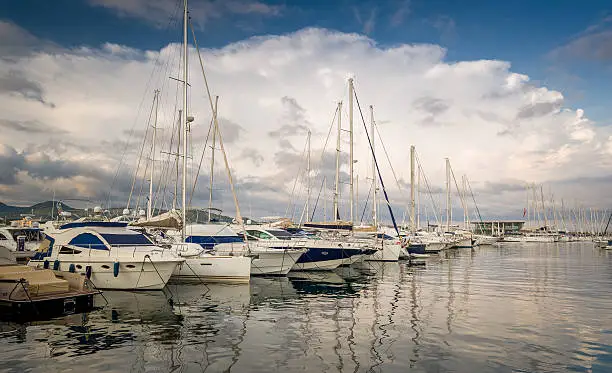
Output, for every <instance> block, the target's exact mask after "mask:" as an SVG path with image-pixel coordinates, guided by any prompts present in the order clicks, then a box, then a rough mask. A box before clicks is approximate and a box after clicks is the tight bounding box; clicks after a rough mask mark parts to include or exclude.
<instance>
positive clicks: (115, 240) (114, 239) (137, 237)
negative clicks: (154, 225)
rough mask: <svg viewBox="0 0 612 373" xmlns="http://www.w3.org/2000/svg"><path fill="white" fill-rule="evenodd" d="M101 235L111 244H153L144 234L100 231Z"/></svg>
mask: <svg viewBox="0 0 612 373" xmlns="http://www.w3.org/2000/svg"><path fill="white" fill-rule="evenodd" d="M101 236H102V238H104V239H105V240H106V242H108V243H109V244H110V245H111V246H134V245H153V243H152V242H151V240H149V239H148V238H147V237H146V236H145V235H144V234H116V233H102V234H101Z"/></svg>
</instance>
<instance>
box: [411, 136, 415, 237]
mask: <svg viewBox="0 0 612 373" xmlns="http://www.w3.org/2000/svg"><path fill="white" fill-rule="evenodd" d="M414 171H415V169H414V145H410V231H411V232H412V234H414V233H415V232H416V225H415V224H416V221H415V212H416V211H415V210H416V206H415V199H414V182H415V180H414V176H415V175H414V173H415V172H414Z"/></svg>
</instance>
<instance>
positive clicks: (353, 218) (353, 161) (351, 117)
mask: <svg viewBox="0 0 612 373" xmlns="http://www.w3.org/2000/svg"><path fill="white" fill-rule="evenodd" d="M349 138H350V140H349V153H350V154H349V158H350V159H349V174H350V178H349V185H350V190H351V209H350V215H351V223H353V224H354V223H355V216H354V215H353V207H354V204H355V202H354V200H355V193H354V191H353V165H354V163H355V155H354V153H353V78H350V79H349Z"/></svg>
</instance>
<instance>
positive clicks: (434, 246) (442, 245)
mask: <svg viewBox="0 0 612 373" xmlns="http://www.w3.org/2000/svg"><path fill="white" fill-rule="evenodd" d="M447 246H448V244H447V243H446V242H427V244H426V246H425V252H428V251H430V252H432V253H435V252H438V251H442V250H444V249H446V248H447Z"/></svg>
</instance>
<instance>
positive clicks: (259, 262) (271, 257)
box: [251, 249, 305, 275]
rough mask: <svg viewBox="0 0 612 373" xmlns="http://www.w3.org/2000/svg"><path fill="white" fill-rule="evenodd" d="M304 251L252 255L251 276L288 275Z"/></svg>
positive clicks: (279, 251)
mask: <svg viewBox="0 0 612 373" xmlns="http://www.w3.org/2000/svg"><path fill="white" fill-rule="evenodd" d="M304 251H305V250H303V251H296V250H282V249H281V250H278V252H270V251H268V252H261V253H260V252H255V253H253V254H252V255H253V260H252V261H251V275H286V274H287V273H289V271H291V269H292V268H293V265H294V264H295V262H296V261H297V260H298V259H300V257H301V256H302V254H303V253H304Z"/></svg>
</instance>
